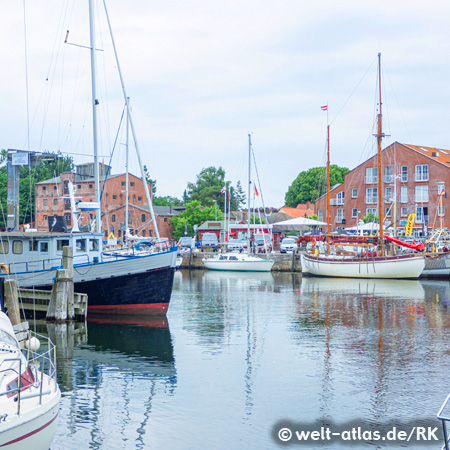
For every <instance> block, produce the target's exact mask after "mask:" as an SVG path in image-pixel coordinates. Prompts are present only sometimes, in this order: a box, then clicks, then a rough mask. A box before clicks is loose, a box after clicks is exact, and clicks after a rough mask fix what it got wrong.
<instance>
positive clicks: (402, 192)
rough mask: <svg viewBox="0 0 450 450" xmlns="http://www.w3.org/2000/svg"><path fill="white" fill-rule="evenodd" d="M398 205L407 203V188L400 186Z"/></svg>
mask: <svg viewBox="0 0 450 450" xmlns="http://www.w3.org/2000/svg"><path fill="white" fill-rule="evenodd" d="M400 203H408V187H407V186H401V189H400Z"/></svg>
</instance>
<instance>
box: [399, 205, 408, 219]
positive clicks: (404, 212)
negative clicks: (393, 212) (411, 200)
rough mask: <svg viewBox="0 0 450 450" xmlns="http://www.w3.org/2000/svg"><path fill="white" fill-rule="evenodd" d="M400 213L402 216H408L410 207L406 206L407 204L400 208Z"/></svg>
mask: <svg viewBox="0 0 450 450" xmlns="http://www.w3.org/2000/svg"><path fill="white" fill-rule="evenodd" d="M400 215H401V216H402V217H406V216H407V215H408V208H406V207H405V206H402V207H401V209H400Z"/></svg>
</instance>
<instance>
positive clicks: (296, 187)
mask: <svg viewBox="0 0 450 450" xmlns="http://www.w3.org/2000/svg"><path fill="white" fill-rule="evenodd" d="M348 172H349V170H348V169H347V168H346V167H339V166H337V165H335V164H333V165H331V166H330V186H331V187H333V186H334V185H336V184H339V183H343V182H344V176H345V174H346V173H348ZM326 191H327V182H326V168H324V167H313V168H312V169H309V170H307V171H304V172H300V173H299V174H298V176H297V178H296V179H295V180H294V181H293V182H292V184H291V185H290V186H289V189H288V191H287V193H286V195H285V197H284V202H285V204H286V206H290V207H292V208H295V207H296V206H297V205H298V204H299V203H305V202H307V201H310V202H315V201H316V200H317V199H318V198H319V197H321V196H322V195H323V194H325V193H326Z"/></svg>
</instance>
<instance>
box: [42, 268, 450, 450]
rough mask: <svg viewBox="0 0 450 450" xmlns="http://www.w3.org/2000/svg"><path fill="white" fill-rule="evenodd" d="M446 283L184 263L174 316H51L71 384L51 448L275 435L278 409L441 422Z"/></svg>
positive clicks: (448, 348)
mask: <svg viewBox="0 0 450 450" xmlns="http://www.w3.org/2000/svg"><path fill="white" fill-rule="evenodd" d="M449 289H450V284H449V282H448V281H439V282H434V281H429V280H428V281H421V280H419V281H392V280H343V279H325V278H304V279H302V277H301V276H300V275H298V274H290V273H283V274H277V273H233V272H228V273H226V272H212V271H211V272H208V271H205V272H203V271H191V272H189V271H178V272H177V273H176V275H175V281H174V292H173V296H172V301H171V305H170V309H169V314H168V320H159V321H156V322H155V321H153V322H142V321H141V320H140V319H139V318H131V319H128V320H125V321H123V320H122V321H121V322H119V323H117V322H114V321H113V320H109V319H105V320H102V321H101V322H88V323H87V325H86V326H85V325H78V324H76V325H73V324H71V325H69V326H65V327H66V328H58V327H61V326H56V325H52V326H50V327H49V333H50V334H52V335H53V337H54V338H56V340H57V342H58V362H59V365H60V366H59V369H58V371H59V375H60V382H61V384H62V390H63V391H64V397H63V402H62V410H61V419H60V423H59V425H58V437H57V440H56V441H55V444H54V445H53V446H52V449H53V450H54V449H59V448H61V449H62V448H75V447H82V448H98V449H100V448H101V449H110V448H117V449H129V448H133V449H134V448H142V449H146V448H168V449H170V450H172V449H180V450H184V449H198V448H215V449H228V448H246V449H261V448H280V446H279V444H278V443H277V442H275V441H274V440H273V438H272V428H273V426H274V424H275V423H277V422H279V421H280V420H291V421H293V422H296V423H299V422H307V423H311V422H314V421H316V420H319V419H327V420H332V421H334V422H335V423H338V424H339V423H342V422H346V421H349V420H356V421H358V420H361V421H365V422H369V423H378V422H386V421H389V420H392V419H398V420H408V421H413V422H417V425H418V426H420V425H421V424H423V423H424V421H425V420H431V421H434V420H436V419H435V415H436V412H437V410H438V409H439V407H440V404H441V402H442V401H443V399H444V398H445V396H446V395H447V387H446V386H447V378H448V373H449V370H450V359H449V355H450V331H449V330H450V311H449V308H448V306H449V304H448V301H449V300H448V299H449V298H450V296H449V294H450V291H449ZM169 322H170V328H169ZM52 327H53V328H52ZM175 362H176V364H175ZM436 426H439V423H438V422H437V421H436ZM74 442H76V443H77V445H74ZM319 448H328V447H326V446H325V447H324V446H323V444H322V443H320V442H318V443H313V444H311V445H309V446H308V449H319ZM333 448H346V447H345V446H343V445H342V444H338V443H335V444H333ZM376 448H388V447H387V446H385V447H383V446H378V447H376ZM408 448H414V445H409V446H408ZM421 448H423V447H421Z"/></svg>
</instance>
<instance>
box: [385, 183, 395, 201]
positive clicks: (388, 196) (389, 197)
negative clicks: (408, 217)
mask: <svg viewBox="0 0 450 450" xmlns="http://www.w3.org/2000/svg"><path fill="white" fill-rule="evenodd" d="M384 201H385V202H387V203H390V202H392V201H393V198H392V188H391V187H390V186H386V187H385V188H384Z"/></svg>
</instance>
